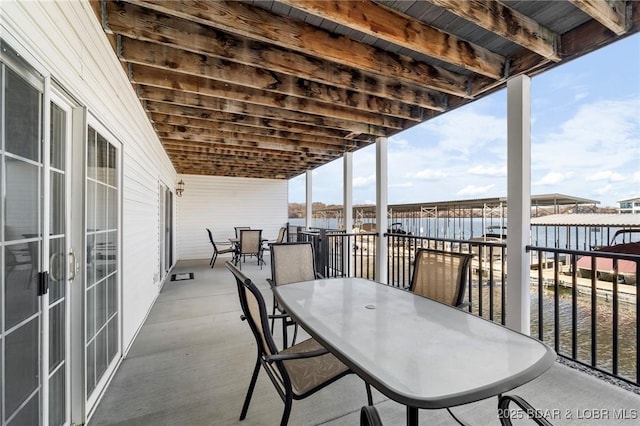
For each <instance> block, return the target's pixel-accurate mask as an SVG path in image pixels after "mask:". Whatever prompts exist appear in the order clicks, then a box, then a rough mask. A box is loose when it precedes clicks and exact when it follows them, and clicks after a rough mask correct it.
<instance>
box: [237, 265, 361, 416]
mask: <svg viewBox="0 0 640 426" xmlns="http://www.w3.org/2000/svg"><path fill="white" fill-rule="evenodd" d="M226 265H227V268H228V269H229V270H230V271H231V273H232V274H233V275H234V277H235V279H236V284H237V287H238V295H239V298H240V306H241V307H242V312H243V315H242V317H241V319H242V320H246V321H247V323H248V324H249V327H250V328H251V331H252V332H253V337H254V338H255V340H256V346H257V352H258V356H257V360H256V365H255V367H254V369H253V374H252V376H251V381H250V383H249V389H248V390H247V395H246V397H245V400H244V404H243V405H242V412H241V413H240V420H244V419H245V417H246V416H247V411H248V409H249V403H250V402H251V396H252V394H253V390H254V388H255V385H256V381H257V379H258V373H259V372H260V366H262V367H263V368H264V370H265V372H266V373H267V375H268V376H269V379H271V382H272V383H273V385H274V386H275V387H276V390H277V391H278V394H279V395H280V397H281V398H282V400H283V402H284V412H283V413H282V418H281V420H280V425H281V426H284V425H286V424H287V423H288V421H289V415H290V413H291V405H292V403H293V400H299V399H304V398H306V397H308V396H310V395H312V394H314V393H315V392H317V391H319V390H320V389H322V388H324V387H326V386H327V385H329V384H331V383H333V382H335V381H336V380H338V379H340V378H342V377H344V376H346V375H347V374H350V373H353V371H351V370H350V369H349V368H348V367H347V366H346V365H344V364H343V363H342V362H340V360H338V358H336V357H335V356H333V355H332V354H331V353H329V351H327V350H326V349H325V348H324V347H323V346H322V345H320V344H319V343H318V342H317V341H315V340H314V339H307V340H305V341H303V342H300V343H298V344H297V345H293V346H291V347H289V348H286V349H283V350H282V351H279V350H278V348H277V346H276V344H275V341H274V339H273V335H272V334H271V333H270V332H269V316H268V315H267V307H266V304H265V301H264V298H263V296H262V293H260V290H259V289H258V288H257V287H256V286H255V284H254V283H253V282H252V281H251V280H250V279H249V278H247V277H246V276H245V275H244V274H243V273H242V271H240V270H239V269H238V268H237V267H235V266H234V265H233V264H232V263H231V262H227V263H226ZM365 386H366V391H367V401H368V403H369V405H373V401H372V397H371V388H370V386H369V384H368V383H365Z"/></svg>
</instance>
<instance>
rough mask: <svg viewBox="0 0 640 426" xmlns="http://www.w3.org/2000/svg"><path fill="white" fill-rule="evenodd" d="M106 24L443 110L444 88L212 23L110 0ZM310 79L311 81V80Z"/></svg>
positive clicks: (109, 27)
mask: <svg viewBox="0 0 640 426" xmlns="http://www.w3.org/2000/svg"><path fill="white" fill-rule="evenodd" d="M105 7H106V12H107V16H106V27H105V30H106V31H107V32H111V33H114V34H115V33H117V34H119V35H123V36H126V37H129V38H132V39H137V40H144V41H151V42H154V43H160V44H163V45H166V46H171V47H174V48H177V49H182V50H185V51H189V52H193V53H197V54H203V55H208V56H214V57H218V58H221V59H226V60H229V61H234V62H238V63H241V64H245V65H251V66H255V65H256V64H260V66H261V67H262V68H266V69H269V70H271V71H273V72H279V73H283V74H288V75H290V76H293V77H296V78H297V77H303V78H304V79H306V80H308V81H313V82H317V83H320V84H325V85H327V86H329V87H337V88H340V89H344V90H348V91H351V92H356V93H362V94H363V95H364V94H367V95H370V96H376V97H380V98H384V99H389V100H392V101H400V102H402V103H405V104H409V105H416V106H420V107H422V108H427V109H433V110H436V111H442V110H444V109H445V107H446V105H447V103H448V101H447V99H446V96H443V94H442V93H439V92H436V91H433V90H429V89H424V88H422V87H417V86H415V85H407V84H402V83H399V82H398V81H397V80H396V79H393V78H388V77H383V76H379V75H374V74H372V73H369V74H366V73H363V72H362V71H361V70H358V69H354V68H349V67H346V66H341V65H338V64H335V63H330V62H327V61H322V60H319V59H318V58H309V57H307V56H305V55H302V54H300V53H296V52H292V51H290V50H285V49H281V48H278V47H274V46H272V45H267V44H265V43H260V42H255V41H251V40H246V39H241V38H239V37H236V36H234V35H232V34H228V33H223V32H220V31H217V30H215V29H214V28H211V27H206V26H204V25H201V24H198V23H196V22H190V21H187V20H184V19H180V18H176V17H175V16H168V15H164V14H161V13H157V12H155V11H152V10H149V9H145V8H141V7H138V6H134V5H130V4H127V3H123V2H107V3H106V6H105ZM307 84H308V83H307Z"/></svg>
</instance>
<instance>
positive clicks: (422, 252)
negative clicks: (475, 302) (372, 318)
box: [409, 248, 473, 308]
mask: <svg viewBox="0 0 640 426" xmlns="http://www.w3.org/2000/svg"><path fill="white" fill-rule="evenodd" d="M472 257H473V255H472V254H471V253H453V252H448V251H442V250H434V249H428V248H421V249H418V251H417V252H416V257H415V266H414V270H413V277H412V279H411V286H410V287H409V291H411V292H414V293H417V294H420V295H422V296H424V297H428V298H430V299H434V300H437V301H438V302H441V303H446V304H448V305H451V306H456V307H460V308H461V307H464V306H465V304H463V303H462V299H463V298H464V293H465V284H466V282H467V272H468V270H469V262H470V261H471V258H472Z"/></svg>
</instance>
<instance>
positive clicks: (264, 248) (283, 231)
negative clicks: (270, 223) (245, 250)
mask: <svg viewBox="0 0 640 426" xmlns="http://www.w3.org/2000/svg"><path fill="white" fill-rule="evenodd" d="M286 231H287V228H286V227H285V226H283V227H281V228H280V229H279V230H278V236H277V237H276V239H275V240H268V241H265V242H264V243H263V244H262V251H263V252H265V251H271V244H277V243H282V242H284V237H285V235H286Z"/></svg>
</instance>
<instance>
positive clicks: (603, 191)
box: [593, 184, 612, 195]
mask: <svg viewBox="0 0 640 426" xmlns="http://www.w3.org/2000/svg"><path fill="white" fill-rule="evenodd" d="M611 188H612V185H611V184H609V185H605V186H602V187H600V188H595V189H593V193H594V194H598V195H605V194H608V193H609V192H611Z"/></svg>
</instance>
